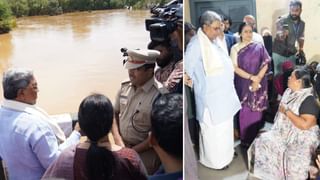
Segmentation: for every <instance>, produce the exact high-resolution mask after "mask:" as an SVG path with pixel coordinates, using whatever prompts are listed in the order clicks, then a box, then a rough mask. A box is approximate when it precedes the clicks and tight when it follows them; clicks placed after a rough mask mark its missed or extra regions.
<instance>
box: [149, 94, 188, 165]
mask: <svg viewBox="0 0 320 180" xmlns="http://www.w3.org/2000/svg"><path fill="white" fill-rule="evenodd" d="M182 114H183V98H182V95H181V94H176V93H171V94H164V95H162V96H160V97H159V98H157V99H156V100H155V102H154V103H153V106H152V111H151V127H152V128H151V131H152V134H153V135H154V137H155V139H156V140H157V142H158V144H159V146H160V147H161V148H162V149H163V150H164V151H165V152H167V153H168V154H170V155H172V156H173V157H175V158H177V159H180V160H182V154H183V141H182V139H183V138H182V131H183V127H182Z"/></svg>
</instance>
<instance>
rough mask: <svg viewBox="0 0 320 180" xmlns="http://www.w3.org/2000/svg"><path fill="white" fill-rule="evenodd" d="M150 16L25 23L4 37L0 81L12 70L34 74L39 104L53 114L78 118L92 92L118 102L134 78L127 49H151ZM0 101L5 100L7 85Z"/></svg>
mask: <svg viewBox="0 0 320 180" xmlns="http://www.w3.org/2000/svg"><path fill="white" fill-rule="evenodd" d="M149 16H150V14H149V12H148V11H127V10H107V11H94V12H80V13H70V14H64V15H60V16H51V17H50V16H41V17H40V16H39V17H26V18H20V19H18V21H17V25H18V27H17V28H16V29H14V30H13V31H11V32H10V34H4V35H0V74H1V75H0V78H1V80H2V73H3V71H5V70H6V69H8V68H10V67H24V68H29V69H33V70H34V74H35V77H36V79H37V81H38V86H39V89H40V92H39V94H38V102H37V104H38V105H39V106H40V107H42V108H43V109H45V110H47V111H48V112H49V113H50V114H58V113H65V112H67V113H69V112H76V111H77V109H78V106H79V104H80V102H81V100H82V99H83V98H84V97H85V96H87V95H89V94H90V93H92V92H99V93H103V94H105V95H107V96H108V97H109V98H110V99H111V101H114V99H115V96H116V93H117V91H118V89H119V87H120V83H121V81H123V80H125V79H126V78H127V77H128V75H127V71H126V70H125V69H124V68H123V66H122V59H123V58H122V53H121V52H120V48H121V47H127V48H146V47H147V44H148V42H149V32H147V31H146V30H145V25H144V20H145V18H147V17H149ZM0 93H1V94H0V100H2V99H3V95H2V85H1V90H0Z"/></svg>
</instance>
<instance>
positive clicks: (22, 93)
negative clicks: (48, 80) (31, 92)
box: [17, 89, 24, 97]
mask: <svg viewBox="0 0 320 180" xmlns="http://www.w3.org/2000/svg"><path fill="white" fill-rule="evenodd" d="M23 95H24V91H23V89H19V90H18V92H17V97H20V96H23Z"/></svg>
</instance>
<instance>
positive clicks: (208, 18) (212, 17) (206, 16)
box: [200, 11, 221, 28]
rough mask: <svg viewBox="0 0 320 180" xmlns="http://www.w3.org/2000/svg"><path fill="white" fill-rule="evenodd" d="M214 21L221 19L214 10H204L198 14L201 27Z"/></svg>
mask: <svg viewBox="0 0 320 180" xmlns="http://www.w3.org/2000/svg"><path fill="white" fill-rule="evenodd" d="M214 21H221V16H220V15H219V14H217V13H216V12H214V11H206V12H204V13H203V14H202V15H201V16H200V27H201V28H203V26H204V25H205V24H206V25H210V24H212V23H213V22H214Z"/></svg>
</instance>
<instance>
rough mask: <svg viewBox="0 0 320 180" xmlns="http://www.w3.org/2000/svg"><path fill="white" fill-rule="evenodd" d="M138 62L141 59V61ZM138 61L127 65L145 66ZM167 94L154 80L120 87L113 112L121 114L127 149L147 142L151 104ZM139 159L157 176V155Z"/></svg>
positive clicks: (131, 66) (149, 153)
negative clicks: (161, 95) (135, 85)
mask: <svg viewBox="0 0 320 180" xmlns="http://www.w3.org/2000/svg"><path fill="white" fill-rule="evenodd" d="M129 52H130V51H129ZM129 52H128V54H129V55H130V53H129ZM138 53H139V52H138ZM139 55H140V54H139ZM139 58H140V59H141V57H139ZM142 58H144V57H142ZM136 59H137V57H136V56H133V58H130V59H129V61H130V62H131V63H132V62H137V64H134V63H133V64H128V62H127V63H126V64H125V67H126V68H127V69H134V68H138V67H140V66H142V65H144V63H141V62H139V61H137V60H136ZM154 62H155V59H154ZM141 64H142V65H141ZM166 92H167V90H166V89H165V88H164V87H163V86H162V85H161V83H159V82H157V81H155V79H154V77H153V78H151V79H150V80H148V81H147V82H146V83H145V84H144V85H143V86H141V87H138V88H136V87H134V86H133V85H132V84H131V82H130V80H126V81H124V82H122V83H121V88H120V90H119V92H118V94H117V97H116V100H115V104H114V111H115V112H116V113H119V131H120V134H121V137H122V139H123V141H124V143H125V145H126V146H127V147H133V146H135V145H137V144H139V143H141V142H143V141H144V140H146V139H147V138H148V132H149V131H150V129H151V120H150V116H151V109H152V104H153V102H154V100H155V99H156V98H157V97H158V96H159V95H160V94H163V93H166ZM139 155H140V158H141V159H142V161H143V163H144V165H145V167H146V169H147V171H148V174H152V173H154V172H155V170H157V168H158V167H159V165H160V159H159V158H158V156H157V154H156V153H155V151H154V150H153V149H152V148H150V149H149V150H147V151H145V152H142V153H139Z"/></svg>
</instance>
